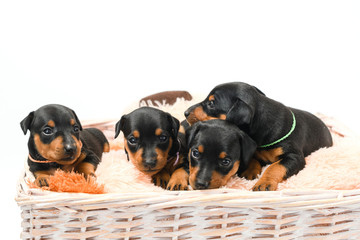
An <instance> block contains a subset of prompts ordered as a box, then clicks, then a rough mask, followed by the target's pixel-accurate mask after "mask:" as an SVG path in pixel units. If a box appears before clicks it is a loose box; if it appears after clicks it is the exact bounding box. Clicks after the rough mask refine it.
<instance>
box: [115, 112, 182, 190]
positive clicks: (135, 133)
mask: <svg viewBox="0 0 360 240" xmlns="http://www.w3.org/2000/svg"><path fill="white" fill-rule="evenodd" d="M179 128H180V122H179V120H178V119H176V118H174V117H173V116H171V115H170V114H169V113H166V112H164V111H161V110H159V109H155V108H151V107H142V108H138V109H136V110H134V111H133V112H131V113H129V114H125V115H123V116H122V117H121V119H120V120H119V121H118V122H117V123H116V126H115V138H116V137H117V136H118V135H119V133H120V132H121V131H122V132H123V133H124V142H125V144H124V146H125V152H126V154H127V156H128V160H130V161H131V162H132V163H133V164H134V166H135V167H136V168H137V169H138V170H140V171H141V172H143V173H144V174H146V175H148V176H151V177H152V179H153V182H154V184H155V185H157V186H161V187H163V188H168V189H169V190H185V189H187V186H188V173H187V172H186V171H184V170H183V168H182V165H183V163H184V160H183V155H184V154H183V153H184V152H183V150H184V144H185V140H184V139H185V135H184V134H182V133H180V134H179ZM182 145H183V146H182ZM170 177H172V178H174V179H177V180H176V181H174V180H173V181H171V182H170V184H168V183H169V181H170Z"/></svg>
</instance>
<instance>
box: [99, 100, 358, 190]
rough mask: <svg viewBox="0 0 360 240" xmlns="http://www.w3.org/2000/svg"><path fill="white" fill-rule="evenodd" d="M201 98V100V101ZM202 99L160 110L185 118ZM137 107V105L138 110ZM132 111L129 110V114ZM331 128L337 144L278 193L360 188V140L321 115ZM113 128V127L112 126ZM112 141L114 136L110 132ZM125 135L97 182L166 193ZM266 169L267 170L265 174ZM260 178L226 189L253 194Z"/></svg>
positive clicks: (104, 163)
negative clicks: (131, 157) (131, 151)
mask: <svg viewBox="0 0 360 240" xmlns="http://www.w3.org/2000/svg"><path fill="white" fill-rule="evenodd" d="M200 99H201V98H200ZM198 100H199V99H196V98H195V99H193V100H192V101H184V100H181V99H178V101H177V102H176V103H175V104H174V105H172V106H170V105H167V104H165V105H161V104H160V107H158V108H160V109H162V110H164V111H168V112H170V113H171V114H173V115H174V116H175V117H177V118H178V119H179V120H182V119H183V116H182V115H183V111H184V109H186V108H187V107H189V106H191V105H192V104H193V103H195V102H198ZM135 107H137V106H133V108H135ZM130 110H131V108H130V109H129V110H128V112H129V111H130ZM318 116H319V117H320V118H321V119H322V120H323V121H324V122H325V123H326V125H327V126H328V127H329V129H330V131H331V133H332V136H333V140H334V145H333V146H332V147H331V148H324V149H320V150H318V151H316V152H314V153H312V154H311V155H310V156H308V157H307V158H306V167H305V168H304V169H303V170H302V171H300V172H299V173H298V174H297V175H295V176H292V177H291V178H289V179H287V180H286V181H284V182H282V183H280V184H279V186H278V190H350V189H358V188H360V137H359V136H356V135H354V134H353V133H352V132H351V131H350V130H349V129H347V128H346V127H345V126H343V125H342V124H341V123H339V122H338V121H336V120H335V119H332V118H329V117H326V116H323V115H318ZM109 125H111V124H109ZM108 133H109V135H108V136H109V138H111V137H112V136H113V134H114V132H113V131H112V129H110V130H109V132H108ZM123 141H124V139H123V136H122V135H120V136H119V137H118V139H116V140H112V141H111V147H112V150H111V151H110V152H109V153H105V154H104V155H103V160H102V162H101V163H100V165H99V167H98V169H97V171H96V174H97V176H98V178H97V181H98V182H99V183H101V184H104V186H105V191H106V192H109V193H119V192H144V191H158V192H161V191H166V190H164V189H162V188H159V187H156V186H154V185H153V184H152V183H151V179H150V178H149V177H147V176H145V175H143V174H142V173H141V172H139V171H138V170H137V169H136V168H135V167H134V166H133V165H132V164H131V162H129V161H128V160H127V158H126V155H125V153H124V150H123ZM265 169H266V167H264V168H263V172H264V170H265ZM256 181H257V179H255V180H252V181H249V180H246V179H243V178H239V177H237V176H235V177H233V178H232V179H231V181H230V182H229V183H228V184H227V185H226V186H225V187H224V188H234V189H240V190H245V191H249V190H250V189H252V187H253V185H254V184H255V183H256Z"/></svg>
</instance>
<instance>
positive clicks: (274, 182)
mask: <svg viewBox="0 0 360 240" xmlns="http://www.w3.org/2000/svg"><path fill="white" fill-rule="evenodd" d="M185 116H186V118H187V121H188V122H189V123H190V124H193V123H195V122H197V121H206V120H209V119H213V118H220V119H226V120H227V121H229V122H232V123H234V124H236V125H237V126H238V127H239V128H240V129H242V130H244V131H245V132H246V133H247V134H248V135H249V136H250V137H251V138H252V139H254V140H255V142H256V143H257V145H258V149H257V151H256V153H255V155H254V158H253V159H252V160H251V161H250V163H249V167H248V169H247V170H246V171H244V172H243V173H242V174H241V176H243V177H245V178H247V179H255V178H256V177H257V176H258V175H259V174H260V173H261V168H262V166H264V165H266V164H271V165H270V166H269V168H267V169H266V171H265V172H264V174H263V175H262V177H261V178H260V179H259V181H258V182H257V183H256V184H255V186H254V188H253V190H254V191H264V190H266V191H269V190H270V191H272V190H276V188H277V186H278V183H280V182H281V181H283V180H284V179H286V178H288V177H290V176H292V175H294V174H296V173H298V172H299V171H300V170H301V169H303V168H304V166H305V159H304V157H306V156H308V155H309V154H310V153H312V152H314V151H315V150H318V149H319V148H322V147H330V146H332V138H331V135H330V132H329V130H328V128H327V127H326V126H325V124H324V123H323V122H322V121H321V120H320V119H318V118H317V117H316V116H314V115H312V114H311V113H308V112H305V111H302V110H298V109H294V108H290V107H286V106H285V105H283V104H282V103H280V102H277V101H275V100H272V99H270V98H268V97H266V96H265V94H264V93H262V92H261V91H260V90H259V89H257V88H256V87H254V86H251V85H249V84H246V83H241V82H233V83H225V84H221V85H219V86H217V87H215V88H214V89H213V90H212V91H211V92H210V93H209V95H208V96H207V98H206V99H205V100H204V101H203V102H201V103H199V104H196V105H194V106H192V107H190V108H189V109H188V110H187V111H185Z"/></svg>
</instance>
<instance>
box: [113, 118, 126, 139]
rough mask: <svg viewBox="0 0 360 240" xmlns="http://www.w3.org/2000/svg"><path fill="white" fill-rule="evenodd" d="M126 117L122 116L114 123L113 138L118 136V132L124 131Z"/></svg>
mask: <svg viewBox="0 0 360 240" xmlns="http://www.w3.org/2000/svg"><path fill="white" fill-rule="evenodd" d="M126 118H127V115H126V114H125V115H123V116H122V117H121V119H120V120H119V121H118V122H117V123H116V125H115V138H117V136H119V134H120V131H124V126H125V121H126Z"/></svg>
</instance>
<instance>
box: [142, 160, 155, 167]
mask: <svg viewBox="0 0 360 240" xmlns="http://www.w3.org/2000/svg"><path fill="white" fill-rule="evenodd" d="M143 165H144V167H146V168H154V167H155V166H156V159H155V158H150V159H145V160H144V161H143Z"/></svg>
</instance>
